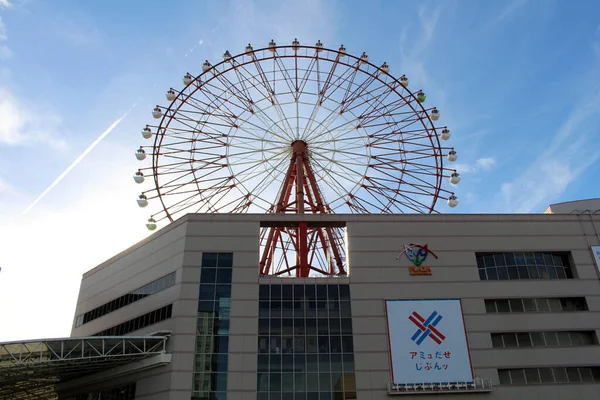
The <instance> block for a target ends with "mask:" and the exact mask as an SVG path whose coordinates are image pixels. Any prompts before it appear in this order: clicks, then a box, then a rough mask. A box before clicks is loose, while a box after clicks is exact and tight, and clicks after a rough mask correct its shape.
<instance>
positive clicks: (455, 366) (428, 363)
mask: <svg viewBox="0 0 600 400" xmlns="http://www.w3.org/2000/svg"><path fill="white" fill-rule="evenodd" d="M386 310H387V319H388V335H389V341H390V352H391V359H392V381H393V383H394V384H414V383H446V382H472V381H473V371H472V368H471V357H470V354H469V349H468V346H467V336H466V332H465V323H464V319H463V313H462V306H461V302H460V300H459V299H449V300H437V299H431V300H386Z"/></svg>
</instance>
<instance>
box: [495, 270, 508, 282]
mask: <svg viewBox="0 0 600 400" xmlns="http://www.w3.org/2000/svg"><path fill="white" fill-rule="evenodd" d="M497 270H498V279H500V280H503V281H505V280H508V270H507V269H506V267H497Z"/></svg>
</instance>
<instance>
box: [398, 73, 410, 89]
mask: <svg viewBox="0 0 600 400" xmlns="http://www.w3.org/2000/svg"><path fill="white" fill-rule="evenodd" d="M400 84H401V85H402V86H404V87H408V78H407V77H406V75H402V76H401V77H400Z"/></svg>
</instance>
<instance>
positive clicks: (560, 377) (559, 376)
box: [552, 367, 569, 383]
mask: <svg viewBox="0 0 600 400" xmlns="http://www.w3.org/2000/svg"><path fill="white" fill-rule="evenodd" d="M552 372H553V373H554V381H555V382H557V383H564V382H569V377H568V376H567V370H566V368H564V367H556V368H552Z"/></svg>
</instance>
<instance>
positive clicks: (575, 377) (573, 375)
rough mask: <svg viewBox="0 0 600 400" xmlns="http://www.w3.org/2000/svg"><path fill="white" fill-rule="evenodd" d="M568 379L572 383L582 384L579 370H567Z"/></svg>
mask: <svg viewBox="0 0 600 400" xmlns="http://www.w3.org/2000/svg"><path fill="white" fill-rule="evenodd" d="M567 378H568V379H569V382H571V383H579V382H581V376H579V370H578V369H577V368H572V367H571V368H567Z"/></svg>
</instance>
